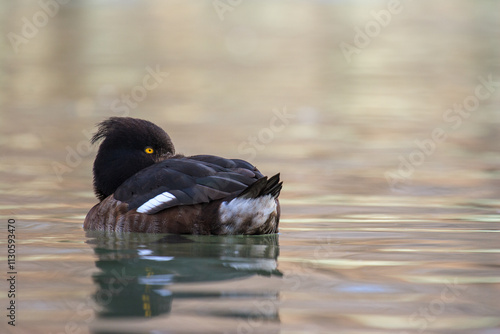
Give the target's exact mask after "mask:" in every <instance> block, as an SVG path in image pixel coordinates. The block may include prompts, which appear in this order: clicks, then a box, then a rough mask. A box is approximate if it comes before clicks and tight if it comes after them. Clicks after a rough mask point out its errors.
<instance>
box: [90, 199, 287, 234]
mask: <svg viewBox="0 0 500 334" xmlns="http://www.w3.org/2000/svg"><path fill="white" fill-rule="evenodd" d="M224 201H227V200H217V201H213V202H210V203H204V204H195V205H189V206H177V207H173V208H169V209H166V210H163V211H160V212H158V213H156V214H154V215H148V214H145V213H138V212H137V211H136V210H128V204H127V203H123V202H120V201H118V200H116V199H115V198H114V197H113V195H111V196H108V197H107V198H106V199H104V200H103V201H102V202H100V203H99V204H96V205H95V206H94V207H93V208H92V209H91V210H90V211H89V212H88V214H87V216H86V217H85V222H84V224H83V227H84V229H85V230H97V231H115V232H139V233H175V234H217V235H220V234H270V233H277V232H278V222H279V216H280V205H279V200H278V199H275V201H276V210H275V211H274V212H272V213H271V214H270V215H269V216H268V218H267V220H266V221H265V223H263V224H256V223H255V222H254V221H253V220H252V219H251V218H249V219H246V220H245V221H244V222H243V223H242V224H239V225H235V224H227V223H222V222H221V220H220V217H219V215H218V211H219V206H220V204H221V203H222V202H224ZM228 225H230V226H228Z"/></svg>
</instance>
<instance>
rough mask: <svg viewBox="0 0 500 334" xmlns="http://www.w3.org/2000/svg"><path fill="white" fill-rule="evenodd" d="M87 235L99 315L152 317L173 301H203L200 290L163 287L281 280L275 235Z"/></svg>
mask: <svg viewBox="0 0 500 334" xmlns="http://www.w3.org/2000/svg"><path fill="white" fill-rule="evenodd" d="M87 236H88V237H89V240H88V243H89V244H92V245H93V246H94V247H95V248H94V251H95V253H96V255H97V257H98V260H97V261H96V267H97V268H99V269H100V272H98V273H96V274H95V275H94V276H93V279H94V282H95V284H96V286H97V290H96V292H95V294H94V296H93V297H94V300H95V302H96V303H97V304H98V305H99V307H100V308H99V310H98V315H99V316H101V317H130V316H136V317H154V316H158V315H161V314H166V313H169V312H170V310H171V307H172V300H173V299H174V298H183V299H185V298H193V299H194V298H202V297H207V295H206V294H203V293H199V292H184V293H172V292H171V291H169V290H168V289H167V287H168V286H169V285H171V284H175V283H188V282H212V281H222V280H230V279H236V278H244V277H249V276H252V275H264V276H281V273H280V272H279V271H278V270H277V258H278V255H279V245H278V236H277V235H266V236H229V237H220V236H218V237H215V236H179V235H166V236H165V235H163V236H160V235H148V234H115V233H109V232H97V231H89V232H87ZM275 294H276V295H277V294H278V292H277V291H276V293H275ZM221 295H222V292H221ZM211 296H212V297H217V296H213V293H212V295H211ZM219 297H221V296H219ZM274 297H276V296H274ZM275 316H276V318H277V317H278V315H277V313H276V314H275Z"/></svg>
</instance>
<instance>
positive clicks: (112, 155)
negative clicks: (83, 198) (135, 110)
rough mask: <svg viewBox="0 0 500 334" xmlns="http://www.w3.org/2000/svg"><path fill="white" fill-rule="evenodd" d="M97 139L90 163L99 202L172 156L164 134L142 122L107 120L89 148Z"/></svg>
mask: <svg viewBox="0 0 500 334" xmlns="http://www.w3.org/2000/svg"><path fill="white" fill-rule="evenodd" d="M101 139H102V140H103V141H102V143H101V145H100V146H99V151H98V152H97V156H96V159H95V161H94V192H95V194H96V196H97V198H98V199H99V200H101V201H102V200H103V199H105V198H106V197H108V196H109V195H111V194H113V193H114V192H115V190H116V188H118V187H119V186H120V185H121V184H122V183H123V182H124V181H125V180H127V179H128V178H129V177H131V176H132V175H134V174H135V173H137V172H138V171H140V170H142V169H144V168H146V167H148V166H151V165H153V164H154V163H156V162H158V161H161V160H164V159H165V158H168V157H169V156H172V155H174V154H175V150H174V145H173V144H172V141H171V140H170V137H169V136H168V135H167V133H166V132H165V131H163V130H162V129H161V128H160V127H158V126H156V125H154V124H153V123H151V122H148V121H145V120H142V119H137V118H130V117H111V118H109V119H107V120H105V121H103V122H101V123H99V124H98V130H97V132H96V133H95V134H94V136H93V137H92V144H94V143H96V142H97V141H99V140H101Z"/></svg>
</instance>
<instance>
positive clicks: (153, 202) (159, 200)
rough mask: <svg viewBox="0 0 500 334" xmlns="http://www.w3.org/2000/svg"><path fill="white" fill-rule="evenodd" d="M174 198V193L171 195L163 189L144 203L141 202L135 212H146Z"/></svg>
mask: <svg viewBox="0 0 500 334" xmlns="http://www.w3.org/2000/svg"><path fill="white" fill-rule="evenodd" d="M174 199H175V196H174V195H172V194H171V193H169V192H168V191H165V192H164V193H161V194H159V195H156V196H155V197H153V198H151V199H150V200H149V201H147V202H146V203H144V204H142V205H141V206H140V207H138V208H137V212H139V213H148V212H149V211H150V210H153V209H155V208H157V207H159V206H160V205H162V204H165V203H167V202H170V201H172V200H174Z"/></svg>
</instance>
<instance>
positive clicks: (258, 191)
mask: <svg viewBox="0 0 500 334" xmlns="http://www.w3.org/2000/svg"><path fill="white" fill-rule="evenodd" d="M282 186H283V182H280V174H279V173H278V174H276V175H274V176H273V177H271V178H270V179H267V176H264V177H263V178H260V179H258V180H257V181H256V182H255V183H254V184H252V185H250V186H249V187H248V188H246V189H245V190H243V192H242V193H241V194H239V195H238V197H240V198H257V197H260V196H266V195H271V196H272V197H274V198H278V196H279V194H280V191H281V188H282Z"/></svg>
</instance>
